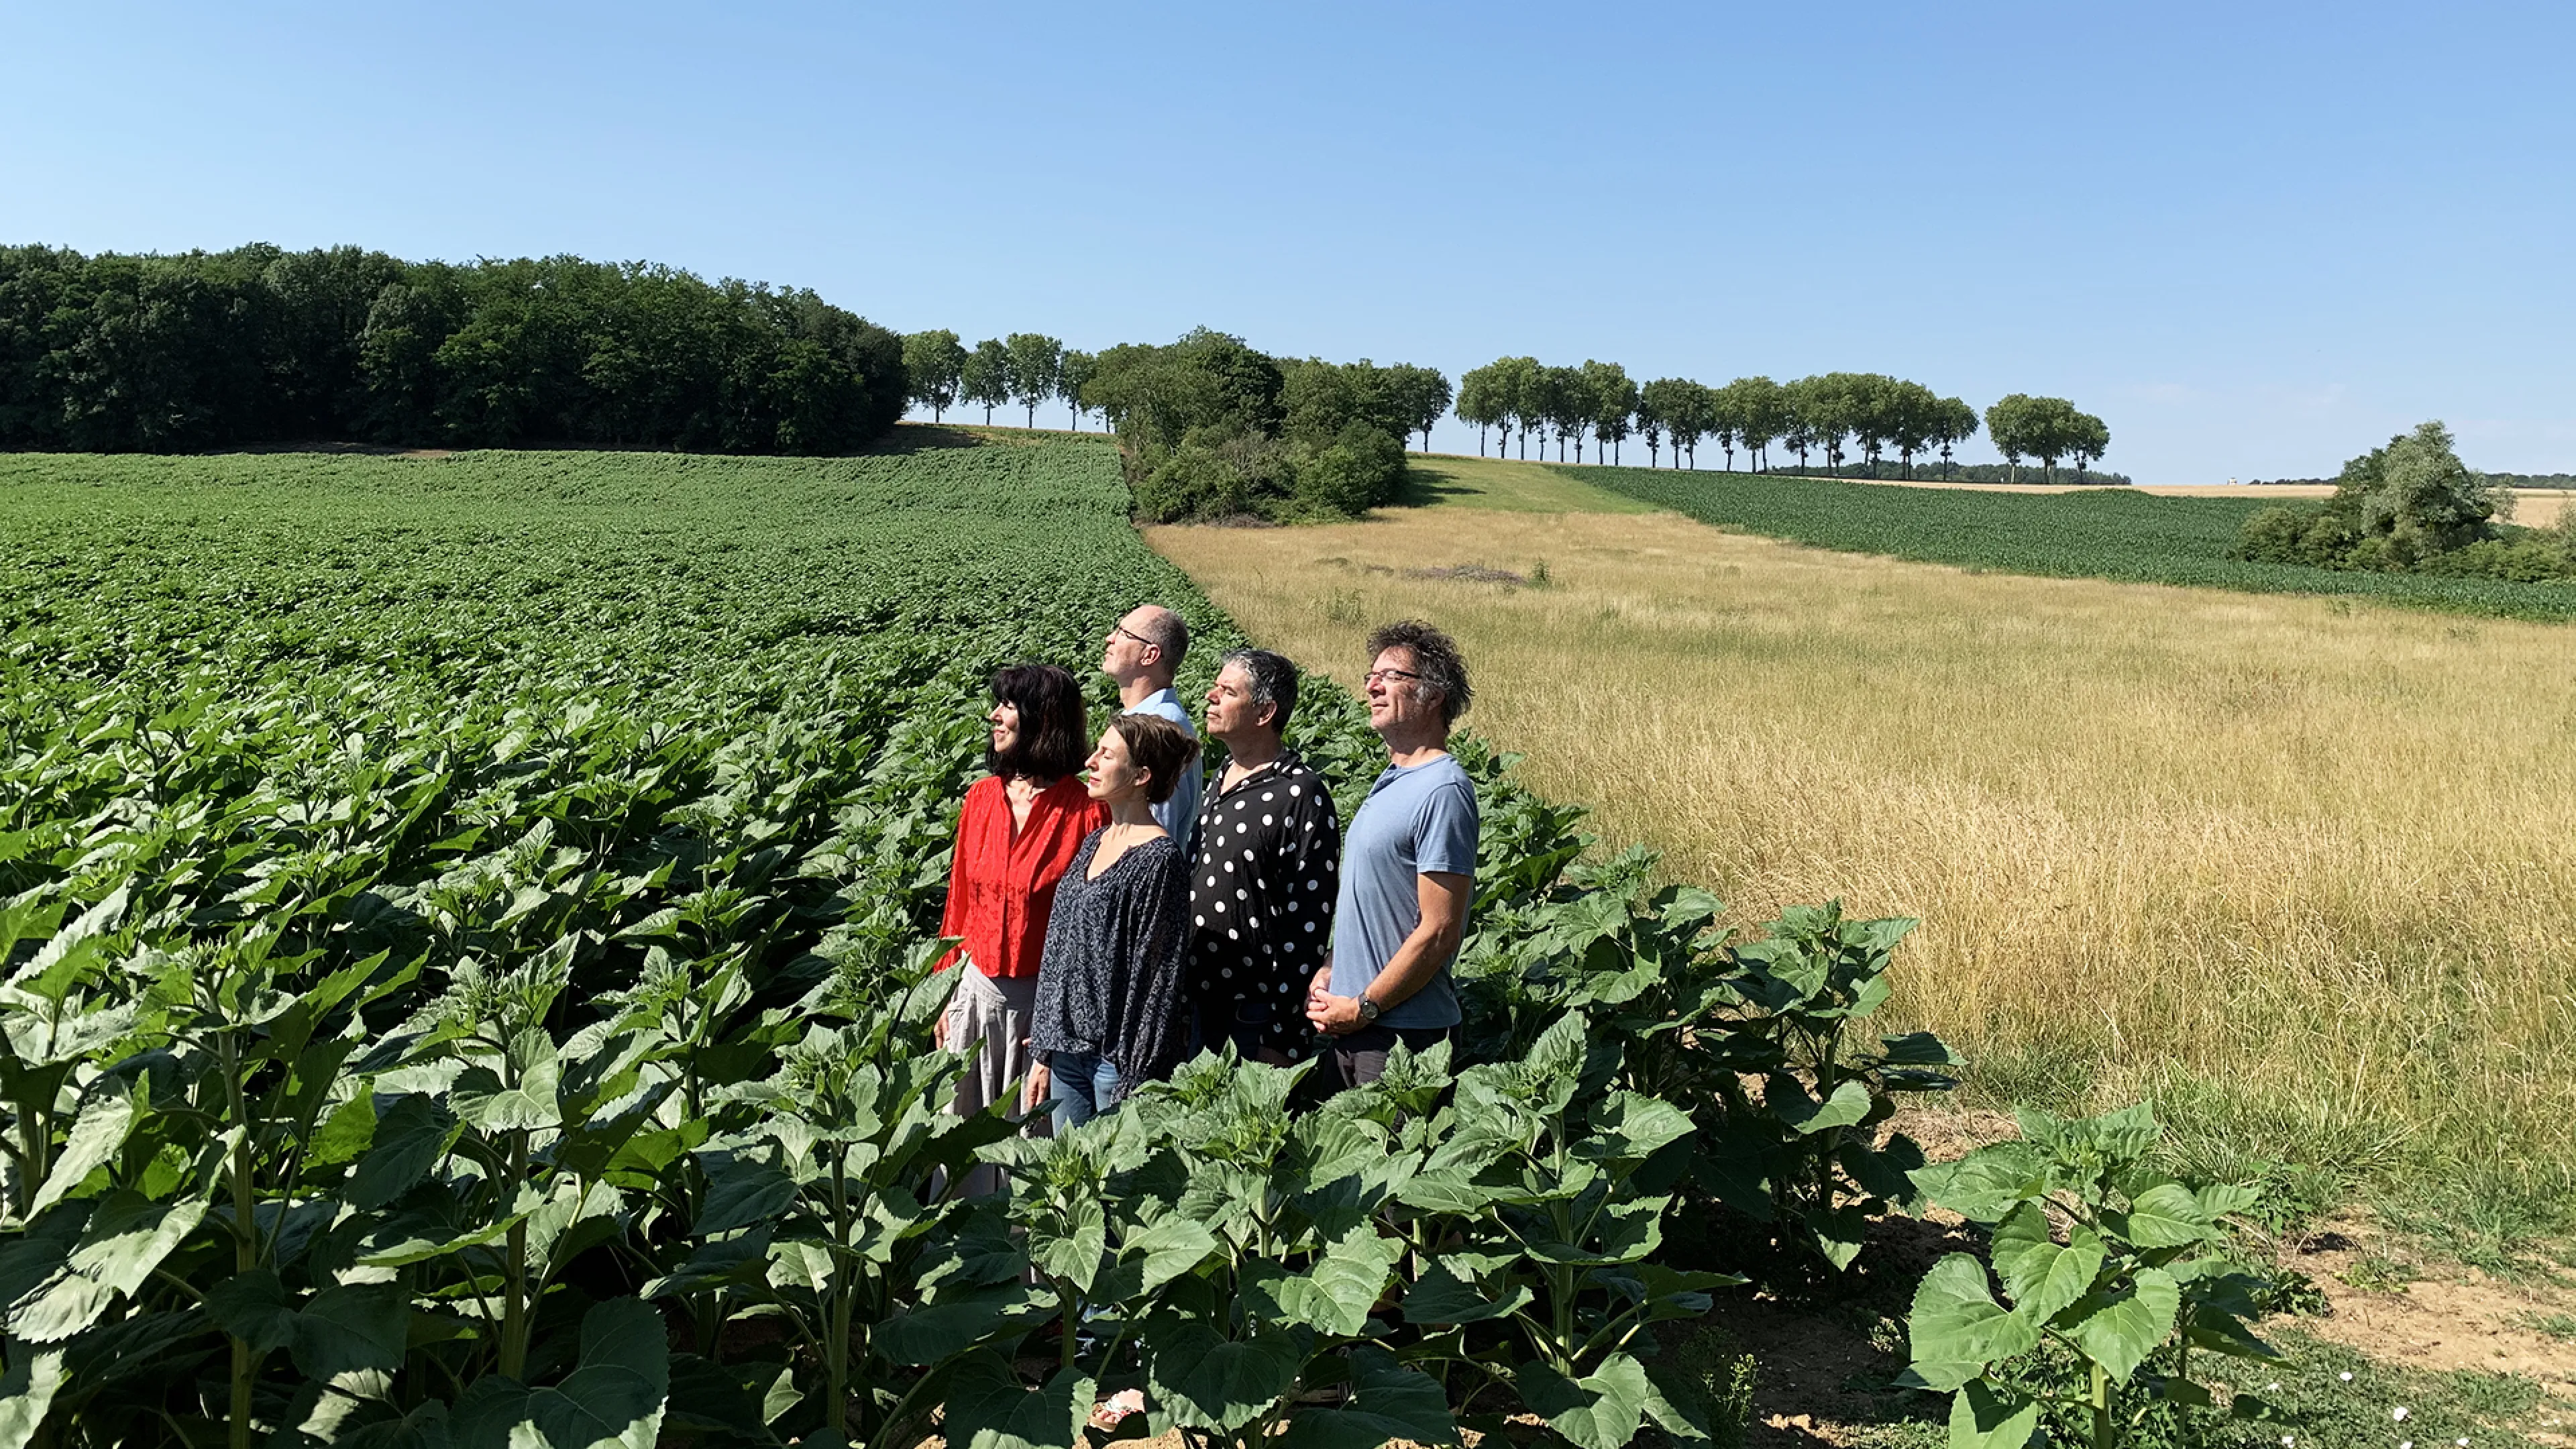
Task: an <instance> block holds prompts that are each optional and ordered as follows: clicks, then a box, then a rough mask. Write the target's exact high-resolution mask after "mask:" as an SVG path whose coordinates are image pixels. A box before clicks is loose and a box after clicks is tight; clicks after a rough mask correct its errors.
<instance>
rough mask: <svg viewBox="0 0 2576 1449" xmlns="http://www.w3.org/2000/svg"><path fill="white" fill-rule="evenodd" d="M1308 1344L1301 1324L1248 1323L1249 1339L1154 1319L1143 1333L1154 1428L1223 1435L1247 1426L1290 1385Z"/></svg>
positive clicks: (1181, 1320)
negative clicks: (1277, 1326) (1208, 1430)
mask: <svg viewBox="0 0 2576 1449" xmlns="http://www.w3.org/2000/svg"><path fill="white" fill-rule="evenodd" d="M1313 1342H1314V1335H1313V1334H1312V1333H1311V1332H1309V1331H1307V1330H1305V1329H1302V1328H1273V1327H1267V1326H1258V1325H1256V1326H1255V1328H1254V1330H1253V1333H1252V1336H1251V1337H1249V1338H1243V1339H1228V1338H1224V1337H1222V1336H1220V1335H1219V1334H1217V1333H1216V1332H1215V1331H1214V1330H1213V1328H1212V1326H1211V1325H1209V1324H1207V1323H1205V1322H1202V1321H1198V1320H1195V1319H1191V1318H1186V1317H1183V1316H1180V1315H1177V1314H1175V1315H1171V1316H1169V1317H1166V1318H1161V1319H1158V1320H1157V1321H1156V1322H1155V1323H1154V1324H1153V1325H1152V1326H1151V1327H1150V1328H1148V1329H1147V1331H1146V1335H1145V1348H1146V1355H1145V1371H1146V1373H1147V1375H1148V1376H1149V1380H1150V1386H1151V1388H1152V1393H1151V1394H1150V1395H1149V1396H1148V1401H1149V1402H1150V1403H1151V1404H1152V1406H1153V1408H1154V1411H1155V1417H1154V1420H1153V1429H1154V1432H1155V1433H1157V1434H1161V1433H1167V1432H1169V1431H1170V1430H1172V1429H1175V1428H1187V1429H1211V1430H1214V1431H1216V1432H1217V1433H1220V1434H1231V1433H1233V1432H1234V1431H1235V1430H1237V1429H1240V1428H1242V1427H1243V1426H1244V1425H1246V1424H1249V1423H1251V1422H1252V1421H1253V1420H1254V1419H1256V1418H1259V1417H1260V1416H1261V1414H1262V1413H1263V1412H1264V1411H1266V1410H1267V1409H1269V1408H1270V1406H1271V1405H1273V1404H1276V1403H1277V1402H1279V1400H1280V1399H1281V1398H1282V1397H1284V1396H1286V1394H1287V1393H1288V1391H1289V1390H1290V1389H1293V1388H1295V1387H1296V1386H1297V1376H1298V1374H1299V1373H1300V1372H1301V1371H1303V1370H1304V1368H1305V1367H1306V1354H1307V1352H1308V1350H1309V1348H1310V1346H1311V1345H1312V1344H1313Z"/></svg>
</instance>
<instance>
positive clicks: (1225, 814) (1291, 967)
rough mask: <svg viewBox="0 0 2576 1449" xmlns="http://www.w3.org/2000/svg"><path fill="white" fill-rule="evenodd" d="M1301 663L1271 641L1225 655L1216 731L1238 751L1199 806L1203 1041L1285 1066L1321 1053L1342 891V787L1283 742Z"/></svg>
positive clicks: (1216, 690)
mask: <svg viewBox="0 0 2576 1449" xmlns="http://www.w3.org/2000/svg"><path fill="white" fill-rule="evenodd" d="M1296 709H1297V666H1296V665H1294V664H1291V663H1289V662H1288V661H1287V660H1286V659H1284V658H1281V657H1280V656H1279V655H1276V654H1273V653H1271V652H1270V651H1269V650H1267V649H1238V650H1236V651H1235V652H1234V653H1232V654H1229V655H1227V656H1226V657H1225V661H1224V663H1223V664H1222V665H1220V666H1219V667H1218V669H1217V672H1216V683H1215V684H1213V685H1211V686H1209V688H1208V692H1207V737H1208V738H1209V739H1212V740H1216V741H1218V742H1220V743H1222V744H1223V745H1224V746H1225V749H1226V766H1225V770H1224V772H1223V773H1221V774H1220V775H1218V776H1217V778H1216V779H1214V780H1212V781H1210V782H1209V784H1210V788H1209V790H1208V792H1207V799H1206V801H1205V803H1204V804H1202V805H1201V806H1200V808H1199V816H1198V855H1197V858H1196V860H1195V862H1194V863H1193V865H1192V866H1191V870H1190V998H1191V1004H1192V1008H1193V1010H1194V1011H1195V1012H1196V1013H1197V1016H1198V1026H1199V1036H1200V1040H1201V1041H1203V1042H1204V1043H1206V1044H1207V1045H1208V1046H1209V1047H1210V1048H1214V1047H1216V1046H1218V1045H1219V1044H1221V1043H1223V1042H1226V1041H1232V1042H1233V1043H1234V1044H1235V1049H1236V1051H1238V1052H1240V1053H1241V1054H1242V1055H1243V1056H1244V1057H1246V1058H1248V1059H1252V1058H1257V1059H1259V1060H1262V1061H1267V1062H1271V1063H1274V1064H1277V1065H1282V1066H1284V1065H1286V1064H1288V1063H1290V1062H1294V1061H1298V1060H1300V1059H1302V1058H1304V1057H1306V1056H1309V1055H1311V1054H1312V1053H1313V1051H1314V1048H1315V1033H1314V1029H1313V1028H1312V1027H1311V1026H1309V1025H1308V1024H1307V1021H1306V1015H1305V1000H1304V993H1305V990H1306V983H1307V981H1308V980H1309V979H1310V978H1312V977H1313V976H1314V974H1315V972H1316V970H1317V969H1318V968H1319V967H1321V966H1322V965H1323V963H1324V943H1325V942H1326V940H1327V939H1329V937H1330V935H1331V932H1332V925H1333V901H1334V899H1335V896H1336V895H1337V894H1338V892H1339V889H1340V867H1341V856H1342V828H1341V821H1340V820H1339V819H1338V818H1337V817H1336V816H1335V815H1334V814H1333V797H1332V792H1331V791H1329V790H1327V789H1326V788H1325V787H1324V781H1323V779H1322V777H1321V776H1318V775H1317V774H1316V773H1315V772H1314V771H1313V770H1311V769H1308V768H1307V767H1306V762H1305V761H1303V760H1300V759H1299V758H1297V755H1296V753H1295V752H1294V751H1292V750H1290V749H1288V748H1287V747H1286V746H1285V745H1283V744H1282V743H1281V742H1280V734H1281V732H1282V731H1283V730H1285V729H1286V728H1287V725H1288V717H1289V716H1290V715H1291V714H1293V713H1295V712H1296Z"/></svg>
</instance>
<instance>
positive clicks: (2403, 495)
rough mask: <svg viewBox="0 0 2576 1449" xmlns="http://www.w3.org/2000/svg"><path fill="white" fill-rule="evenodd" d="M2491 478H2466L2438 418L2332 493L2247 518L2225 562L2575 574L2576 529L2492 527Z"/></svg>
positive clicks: (2365, 461) (2526, 575) (2381, 452)
mask: <svg viewBox="0 0 2576 1449" xmlns="http://www.w3.org/2000/svg"><path fill="white" fill-rule="evenodd" d="M2499 502H2500V498H2499V495H2498V491H2497V484H2496V482H2495V480H2494V479H2492V478H2490V477H2489V476H2488V475H2486V474H2483V473H2477V472H2472V471H2471V470H2470V469H2469V468H2468V466H2467V465H2466V464H2463V463H2462V462H2461V461H2460V456H2459V454H2458V452H2457V451H2455V450H2454V449H2453V447H2452V445H2451V435H2450V431H2449V430H2448V429H2446V428H2444V427H2443V426H2442V425H2441V424H2440V423H2438V422H2431V423H2425V424H2422V425H2421V426H2419V427H2417V428H2416V429H2415V430H2414V431H2413V432H2411V433H2406V434H2401V435H2400V436H2398V437H2395V438H2391V439H2390V440H2389V441H2388V445H2387V446H2386V447H2383V448H2374V449H2372V450H2371V451H2370V452H2367V453H2364V454H2362V455H2361V456H2360V457H2358V458H2355V459H2353V460H2352V461H2351V462H2349V463H2346V464H2344V467H2343V474H2342V476H2341V477H2339V478H2338V479H2337V480H2336V483H2335V492H2334V496H2333V497H2331V498H2328V499H2326V500H2324V501H2323V502H2320V503H2317V504H2313V505H2309V506H2305V507H2280V506H2275V507H2271V508H2266V509H2264V510H2263V511H2261V512H2259V513H2257V514H2255V515H2253V516H2252V517H2250V518H2248V519H2246V520H2245V524H2244V527H2243V529H2242V530H2241V531H2240V532H2239V533H2238V535H2237V537H2236V541H2235V543H2234V544H2233V545H2232V546H2230V548H2229V549H2228V557H2230V558H2236V559H2245V560H2249V561H2252V562H2257V563H2278V564H2303V565H2307V566H2310V567H2315V568H2327V569H2351V570H2373V571H2385V572H2410V571H2411V572H2415V573H2423V574H2433V575H2438V576H2444V577H2452V578H2491V579H2502V580H2506V581H2509V582H2516V583H2537V582H2541V581H2544V580H2551V579H2570V578H2576V530H2571V529H2570V528H2569V527H2568V526H2566V525H2564V524H2562V526H2561V527H2560V528H2559V529H2558V530H2557V531H2556V532H2555V533H2554V534H2544V533H2542V532H2540V531H2538V530H2536V529H2528V528H2515V527H2513V526H2512V525H2510V524H2505V523H2499V522H2497V521H2496V514H2497V509H2498V504H2499Z"/></svg>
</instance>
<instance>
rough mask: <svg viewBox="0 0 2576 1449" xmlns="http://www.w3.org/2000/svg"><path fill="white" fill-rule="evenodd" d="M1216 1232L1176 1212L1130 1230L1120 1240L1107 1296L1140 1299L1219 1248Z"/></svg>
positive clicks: (1124, 1299) (1189, 1269) (1187, 1270)
mask: <svg viewBox="0 0 2576 1449" xmlns="http://www.w3.org/2000/svg"><path fill="white" fill-rule="evenodd" d="M1216 1248H1217V1242H1216V1234H1214V1233H1211V1232H1209V1231H1208V1230H1207V1228H1206V1227H1205V1226H1204V1225H1202V1224H1200V1223H1197V1222H1194V1221H1192V1220H1191V1219H1189V1218H1185V1217H1182V1216H1181V1215H1180V1214H1178V1213H1173V1214H1170V1215H1168V1216H1165V1217H1163V1218H1160V1219H1158V1220H1156V1221H1155V1222H1154V1223H1152V1224H1150V1225H1149V1226H1146V1227H1143V1228H1138V1229H1136V1230H1134V1231H1132V1232H1129V1233H1127V1234H1126V1235H1125V1236H1124V1237H1122V1238H1121V1239H1120V1240H1119V1243H1118V1261H1117V1263H1116V1264H1115V1265H1114V1266H1113V1267H1112V1269H1111V1272H1110V1278H1111V1280H1112V1286H1111V1291H1110V1292H1108V1293H1105V1294H1104V1295H1103V1296H1104V1297H1114V1298H1117V1299H1118V1300H1120V1301H1122V1302H1124V1301H1127V1300H1131V1299H1136V1298H1141V1297H1143V1296H1144V1295H1146V1294H1148V1293H1152V1292H1154V1291H1155V1290H1157V1289H1159V1288H1161V1287H1162V1286H1163V1285H1164V1284H1166V1283H1169V1282H1171V1281H1172V1280H1173V1279H1174V1278H1177V1277H1179V1276H1181V1275H1182V1274H1183V1273H1187V1272H1189V1271H1191V1270H1192V1269H1195V1268H1196V1267H1198V1265H1199V1264H1200V1263H1202V1262H1205V1261H1206V1260H1207V1257H1208V1255H1209V1254H1211V1253H1213V1252H1215V1251H1216Z"/></svg>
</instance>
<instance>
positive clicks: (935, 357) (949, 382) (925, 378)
mask: <svg viewBox="0 0 2576 1449" xmlns="http://www.w3.org/2000/svg"><path fill="white" fill-rule="evenodd" d="M903 374H904V378H905V380H906V382H907V384H908V385H909V387H910V388H911V391H910V392H909V393H908V394H907V395H906V396H907V400H908V401H911V402H913V403H917V404H919V405H920V406H922V407H926V408H928V409H930V417H931V421H933V422H939V421H943V420H944V419H945V418H946V417H947V414H948V410H949V409H950V408H952V407H954V406H956V405H957V399H958V397H959V396H960V395H961V393H962V391H963V389H964V387H965V374H966V348H965V345H964V344H963V343H960V342H959V341H958V340H957V334H956V333H954V332H951V331H949V330H948V329H947V328H945V327H940V328H936V329H933V330H931V331H928V332H914V333H909V334H907V335H906V336H905V337H904V339H903Z"/></svg>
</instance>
